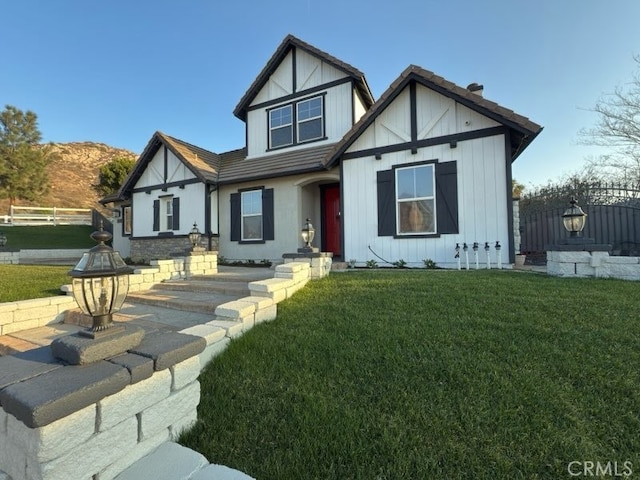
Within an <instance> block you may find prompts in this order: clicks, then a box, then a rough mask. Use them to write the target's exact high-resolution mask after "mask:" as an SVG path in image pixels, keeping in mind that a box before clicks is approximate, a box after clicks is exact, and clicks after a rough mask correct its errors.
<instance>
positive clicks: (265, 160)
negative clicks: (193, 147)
mask: <svg viewBox="0 0 640 480" xmlns="http://www.w3.org/2000/svg"><path fill="white" fill-rule="evenodd" d="M332 147H333V145H322V146H319V147H310V148H303V149H300V150H293V151H288V152H287V151H283V152H282V153H281V154H278V155H268V156H264V157H256V158H245V157H246V155H247V150H246V149H245V148H243V149H240V150H234V151H232V152H228V153H223V154H222V155H220V156H221V159H222V163H221V166H220V177H219V178H218V184H225V183H239V182H244V181H252V180H260V179H263V178H274V177H283V176H286V175H295V174H298V173H308V172H317V171H321V170H326V168H325V166H324V165H323V163H322V160H323V159H324V158H325V157H326V155H327V153H328V152H329V151H330V150H331V148H332Z"/></svg>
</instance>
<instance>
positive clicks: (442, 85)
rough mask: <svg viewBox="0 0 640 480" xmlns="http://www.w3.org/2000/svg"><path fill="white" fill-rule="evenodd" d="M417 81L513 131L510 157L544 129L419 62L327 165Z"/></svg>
mask: <svg viewBox="0 0 640 480" xmlns="http://www.w3.org/2000/svg"><path fill="white" fill-rule="evenodd" d="M412 81H415V82H417V83H419V84H421V85H424V86H425V87H427V88H429V89H431V90H434V91H436V92H438V93H440V94H442V95H444V96H446V97H449V98H451V99H453V100H455V101H456V102H459V103H461V104H463V105H465V106H466V107H468V108H470V109H472V110H474V111H476V112H478V113H480V114H482V115H485V116H487V117H489V118H491V119H493V120H495V121H496V122H499V123H501V124H503V125H505V126H506V127H508V128H509V129H510V131H511V135H510V137H511V158H512V161H513V160H515V159H516V157H517V156H518V155H520V153H522V151H523V150H524V149H525V148H526V147H527V146H528V145H529V144H530V143H531V142H532V141H533V139H534V138H535V137H536V136H537V135H538V134H539V133H540V132H541V131H542V127H541V126H540V125H538V124H537V123H534V122H532V121H531V120H529V119H528V118H527V117H523V116H522V115H519V114H517V113H515V112H514V111H513V110H509V109H508V108H505V107H501V106H500V105H498V104H497V103H495V102H492V101H491V100H487V99H486V98H484V97H482V96H481V95H478V94H476V93H473V92H471V91H470V90H468V89H466V88H463V87H460V86H458V85H456V84H455V83H453V82H450V81H448V80H446V79H445V78H443V77H441V76H439V75H436V74H435V73H433V72H431V71H429V70H425V69H424V68H422V67H418V66H416V65H409V66H408V67H407V68H406V69H405V70H404V71H403V72H402V73H401V74H400V76H399V77H398V78H397V79H396V80H395V81H394V82H393V83H392V84H391V85H390V86H389V88H388V89H387V90H386V91H385V92H384V93H383V94H382V95H381V96H380V98H379V99H378V101H377V102H376V103H375V104H374V105H373V107H371V108H370V109H369V110H368V111H367V112H366V113H365V114H364V115H363V116H362V118H360V120H359V121H358V122H357V123H356V124H355V125H354V126H353V127H352V128H351V130H350V131H349V132H348V133H347V134H346V135H345V136H344V137H343V138H342V140H341V141H340V142H338V143H337V144H335V145H334V148H333V149H332V150H331V152H329V154H328V155H327V157H326V158H325V160H324V163H325V165H326V166H327V167H328V168H329V167H332V166H333V165H334V164H335V163H336V162H337V161H338V160H339V158H340V156H341V155H342V154H343V153H344V152H345V151H346V150H347V149H348V148H349V147H350V146H351V145H352V144H353V142H354V141H355V140H356V139H357V138H358V137H359V136H360V135H361V134H362V133H363V132H364V131H365V130H366V129H367V127H368V126H369V125H371V124H372V123H373V121H374V120H375V119H376V117H377V116H378V115H379V114H380V113H381V112H382V111H383V110H384V109H385V108H386V107H387V106H388V105H389V104H390V103H391V102H392V101H393V100H394V99H395V98H396V97H397V96H398V95H399V94H400V93H401V92H402V91H403V90H404V88H405V87H406V86H407V85H409V83H411V82H412Z"/></svg>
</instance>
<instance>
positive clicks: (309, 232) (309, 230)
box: [298, 218, 316, 252]
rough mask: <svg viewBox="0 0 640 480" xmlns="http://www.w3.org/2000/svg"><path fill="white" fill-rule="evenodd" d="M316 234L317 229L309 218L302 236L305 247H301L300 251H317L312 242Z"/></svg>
mask: <svg viewBox="0 0 640 480" xmlns="http://www.w3.org/2000/svg"><path fill="white" fill-rule="evenodd" d="M315 235H316V230H315V228H313V225H312V224H311V220H309V219H308V218H307V221H306V223H305V224H304V226H303V227H302V230H301V236H302V241H303V242H304V247H302V248H299V249H298V251H299V252H313V251H315V249H314V248H313V247H312V246H311V243H312V242H313V237H315Z"/></svg>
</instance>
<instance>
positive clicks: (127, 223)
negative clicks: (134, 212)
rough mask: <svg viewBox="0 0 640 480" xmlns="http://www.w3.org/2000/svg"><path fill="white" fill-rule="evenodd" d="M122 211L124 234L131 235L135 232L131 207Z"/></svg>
mask: <svg viewBox="0 0 640 480" xmlns="http://www.w3.org/2000/svg"><path fill="white" fill-rule="evenodd" d="M122 211H123V215H122V216H123V225H122V228H123V231H122V233H123V234H124V235H131V232H132V231H133V227H132V222H131V207H124V208H123V209H122Z"/></svg>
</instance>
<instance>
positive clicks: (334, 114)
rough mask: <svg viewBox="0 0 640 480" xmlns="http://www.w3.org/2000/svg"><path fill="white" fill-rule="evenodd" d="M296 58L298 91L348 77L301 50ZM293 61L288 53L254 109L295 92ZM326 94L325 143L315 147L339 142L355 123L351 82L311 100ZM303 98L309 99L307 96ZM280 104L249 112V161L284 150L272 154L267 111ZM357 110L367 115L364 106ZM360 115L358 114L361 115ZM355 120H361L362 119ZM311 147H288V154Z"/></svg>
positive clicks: (262, 91)
mask: <svg viewBox="0 0 640 480" xmlns="http://www.w3.org/2000/svg"><path fill="white" fill-rule="evenodd" d="M295 58H296V66H295V68H296V79H297V89H296V91H297V92H300V91H303V90H308V89H310V88H315V87H318V86H321V85H325V84H328V83H330V82H333V81H335V80H340V79H342V78H345V77H347V75H346V74H345V73H343V72H341V71H340V70H338V69H336V68H335V67H332V66H331V65H329V64H327V63H325V62H323V61H321V60H320V59H318V58H316V57H314V56H313V55H309V54H308V53H306V52H304V51H302V50H300V49H298V50H297V54H296V56H295ZM292 62H293V55H292V54H291V53H289V54H288V55H287V56H286V58H285V59H284V60H283V61H282V62H281V63H280V65H279V66H278V68H277V69H276V70H275V72H274V73H273V74H272V75H271V77H270V78H269V80H268V82H267V83H266V84H265V86H264V87H263V88H262V89H261V90H260V92H259V93H258V94H257V96H256V97H255V99H254V100H253V102H252V103H251V105H252V106H254V105H259V104H261V103H264V102H273V101H277V100H278V99H279V98H282V97H285V96H288V95H292V94H294V93H295V92H294V91H293V75H292V69H293V68H294V66H293V65H292ZM323 94H324V116H325V122H324V124H325V128H326V131H325V136H326V140H322V141H316V142H313V145H314V146H319V145H322V144H324V143H335V142H337V141H339V140H340V139H341V138H342V136H343V135H344V134H345V133H346V132H347V131H348V130H349V129H350V128H351V126H352V124H353V118H354V114H353V108H354V105H353V104H354V101H353V100H352V97H353V96H354V95H353V86H352V84H351V82H347V83H343V84H340V85H336V86H333V87H331V88H327V89H326V90H321V91H319V92H317V93H315V94H310V95H309V97H313V96H315V95H323ZM301 98H307V96H305V97H301ZM288 103H291V100H287V101H283V102H282V105H286V104H288ZM361 103H362V102H361V101H358V102H356V105H358V104H361ZM278 105H279V104H277V103H275V104H273V103H270V104H269V106H268V107H264V108H258V109H255V110H252V109H249V111H248V113H247V149H248V150H247V152H248V154H247V158H249V159H250V158H251V157H262V156H265V155H277V154H278V152H280V151H281V150H280V149H276V150H272V151H269V141H268V140H269V131H268V129H269V118H268V110H270V109H272V108H275V107H278ZM357 109H358V112H359V111H360V110H362V113H363V112H364V107H363V106H362V105H360V106H358V107H357ZM358 112H356V113H357V114H358ZM362 113H359V115H362ZM356 118H359V116H357V117H356ZM308 146H309V144H306V143H303V144H300V145H296V146H292V147H288V148H287V151H292V150H296V149H303V148H307V147H308Z"/></svg>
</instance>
